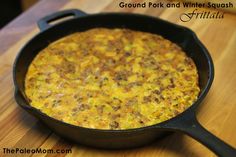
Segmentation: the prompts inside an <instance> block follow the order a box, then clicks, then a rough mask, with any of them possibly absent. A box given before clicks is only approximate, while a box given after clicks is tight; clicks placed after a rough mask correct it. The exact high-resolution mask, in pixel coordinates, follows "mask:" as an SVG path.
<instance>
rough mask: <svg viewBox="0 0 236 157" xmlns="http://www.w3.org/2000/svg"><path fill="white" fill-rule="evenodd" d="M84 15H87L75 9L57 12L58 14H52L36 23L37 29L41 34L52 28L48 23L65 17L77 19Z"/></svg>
mask: <svg viewBox="0 0 236 157" xmlns="http://www.w3.org/2000/svg"><path fill="white" fill-rule="evenodd" d="M85 15H87V14H86V13H85V12H83V11H80V10H77V9H70V10H63V11H59V12H56V13H52V14H51V15H48V16H45V17H43V18H41V19H40V20H39V21H38V27H39V29H40V31H41V32H42V31H45V30H46V29H48V28H50V27H52V26H53V25H52V24H50V22H53V21H57V20H61V19H63V18H65V17H70V16H73V18H77V17H82V16H85Z"/></svg>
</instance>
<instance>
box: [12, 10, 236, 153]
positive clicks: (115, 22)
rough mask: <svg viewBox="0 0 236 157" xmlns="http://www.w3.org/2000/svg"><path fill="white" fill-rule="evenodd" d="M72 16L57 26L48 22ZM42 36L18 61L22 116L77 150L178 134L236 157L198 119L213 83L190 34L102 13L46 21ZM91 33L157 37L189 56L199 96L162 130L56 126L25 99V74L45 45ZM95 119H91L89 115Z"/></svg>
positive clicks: (154, 21) (153, 21)
mask: <svg viewBox="0 0 236 157" xmlns="http://www.w3.org/2000/svg"><path fill="white" fill-rule="evenodd" d="M67 16H73V17H71V19H67V20H65V19H64V21H63V22H60V23H58V24H50V22H52V21H55V20H58V19H61V18H64V17H67ZM38 26H39V29H40V31H41V32H40V33H39V34H38V35H36V36H35V37H34V38H33V39H31V40H30V41H29V42H28V43H27V44H26V45H25V46H24V47H23V48H22V50H21V51H20V53H19V54H18V56H17V57H16V60H15V64H14V69H13V79H14V84H15V99H16V102H17V103H18V104H19V105H20V106H21V107H22V108H23V109H25V110H26V111H28V112H29V113H31V114H33V115H34V116H35V117H37V118H39V119H40V120H41V121H42V122H44V123H45V124H46V125H47V126H48V127H49V128H51V129H52V130H53V131H54V132H56V133H57V134H59V135H61V136H63V137H65V138H68V139H70V140H73V141H76V142H78V143H81V144H85V145H89V146H94V147H99V148H110V149H120V148H130V147H137V146H142V145H145V144H147V143H150V142H151V141H154V140H156V139H157V138H158V137H162V136H164V135H166V134H167V133H168V132H173V131H180V132H183V133H186V134H188V135H189V136H191V137H193V138H194V139H196V140H198V141H199V142H201V143H202V144H204V145H205V146H207V147H208V148H209V149H211V150H212V151H214V152H215V153H216V154H217V155H219V156H236V150H235V149H234V148H233V147H231V146H229V145H228V144H226V143H224V142H223V141H222V140H220V139H218V138H217V137H215V136H214V135H213V134H211V133H210V132H208V131H207V130H205V129H204V128H203V127H202V126H201V125H200V124H199V122H198V121H197V119H196V109H197V107H198V105H199V104H200V103H201V102H202V100H203V99H204V97H205V96H206V94H207V92H208V91H209V89H210V86H211V84H212V81H213V77H214V67H213V62H212V59H211V57H210V55H209V53H208V51H207V49H206V48H205V47H204V46H203V45H202V43H201V42H200V41H199V40H198V38H197V36H196V35H195V33H194V32H193V31H191V30H190V29H188V28H185V27H182V26H178V25H175V24H173V23H169V22H167V21H163V20H161V19H158V18H154V17H150V16H145V15H139V14H128V13H101V14H92V15H88V14H86V13H84V12H82V11H79V10H74V9H72V10H65V11H60V12H57V13H54V14H52V15H49V16H46V17H44V18H42V19H41V20H39V21H38ZM94 27H107V28H129V29H133V30H140V31H144V32H151V33H154V34H160V35H162V36H164V37H165V38H167V39H169V40H171V41H172V42H175V43H177V44H178V45H179V46H181V47H182V48H183V49H184V50H185V52H186V53H187V55H188V56H190V57H191V58H192V59H193V60H194V62H195V64H196V66H197V69H198V72H199V84H200V88H201V92H200V95H199V98H198V100H197V101H196V102H195V103H194V104H193V105H192V106H191V107H190V108H188V109H187V110H186V111H184V112H183V113H181V114H180V115H178V116H176V117H174V118H172V119H170V120H167V121H165V122H162V123H160V124H156V125H152V126H148V127H143V128H137V129H128V130H98V129H89V128H83V127H79V126H73V125H70V124H67V123H64V122H62V121H59V120H56V119H54V118H51V117H49V116H47V115H46V114H44V113H42V112H40V111H39V110H37V109H35V108H33V107H31V106H30V105H29V102H28V100H27V98H26V96H25V94H24V79H25V75H26V72H27V68H28V66H29V64H30V63H31V61H32V59H33V58H34V57H35V56H36V55H37V53H38V52H39V51H40V50H41V49H43V48H45V47H46V46H47V45H48V44H49V43H51V42H53V41H55V40H57V39H59V38H61V37H63V36H65V35H68V34H70V33H73V32H78V31H79V32H80V31H85V30H87V29H90V28H94ZM91 116H93V115H91Z"/></svg>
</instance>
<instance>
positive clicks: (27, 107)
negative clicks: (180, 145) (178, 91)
mask: <svg viewBox="0 0 236 157" xmlns="http://www.w3.org/2000/svg"><path fill="white" fill-rule="evenodd" d="M55 13H56V12H55ZM107 15H109V16H117V15H118V16H133V17H136V18H139V17H142V18H149V19H150V20H152V21H153V20H155V21H161V22H163V23H166V24H168V25H171V27H177V28H179V29H183V30H184V31H186V33H189V34H190V38H193V40H194V41H195V43H196V44H198V45H199V46H200V48H201V50H202V52H201V53H204V56H205V58H206V59H207V61H208V67H209V72H208V73H209V75H208V80H207V83H206V85H205V86H204V88H203V89H202V90H201V93H200V95H199V96H198V99H197V100H196V101H195V102H194V103H193V104H192V105H191V106H190V107H188V108H187V109H186V110H185V111H183V112H181V113H180V114H178V115H177V116H175V117H172V118H170V119H168V120H166V121H163V122H161V123H157V124H153V125H150V126H145V127H140V128H131V129H123V130H122V129H121V130H105V129H96V128H86V127H81V126H76V125H72V124H69V123H66V122H63V121H60V120H58V119H55V118H53V117H50V116H48V115H47V114H45V113H43V112H41V111H40V110H39V109H37V108H34V107H32V106H31V105H30V103H29V102H28V101H27V99H26V98H25V97H24V96H23V95H24V94H22V92H21V90H19V86H18V83H17V78H16V75H17V74H16V68H17V63H18V61H19V58H20V56H21V54H22V53H23V52H24V49H25V48H26V47H27V46H28V45H30V44H31V42H32V41H33V40H35V39H36V38H38V37H39V35H41V34H43V33H47V31H50V30H51V29H55V26H58V25H61V24H65V23H66V22H68V21H74V20H79V19H81V18H88V17H92V16H107ZM166 39H168V38H166ZM168 40H169V39H168ZM213 80H214V64H213V61H212V57H211V55H210V53H209V52H208V50H207V49H206V47H205V46H204V45H203V44H202V42H201V41H200V40H199V38H198V37H197V35H196V33H195V32H194V31H192V30H191V29H189V28H187V27H185V26H181V25H177V24H175V23H172V22H169V21H166V20H163V19H160V18H158V17H154V16H149V15H144V14H137V13H125V12H123V13H122V12H117V13H116V12H106V13H95V14H87V13H85V14H84V15H83V16H81V17H76V18H73V19H68V20H66V21H63V22H60V23H57V24H55V25H53V26H51V27H49V28H47V29H45V30H43V31H39V32H38V33H37V34H36V35H34V36H33V37H32V38H31V39H30V40H28V41H27V42H26V43H25V44H24V46H23V47H22V48H21V49H20V51H19V52H18V54H17V56H16V58H15V61H14V64H13V83H14V87H15V93H14V97H15V100H16V102H17V104H18V105H19V106H21V107H22V108H23V109H25V110H27V111H32V112H34V113H36V114H39V116H43V117H45V118H49V119H51V120H53V121H54V122H56V123H59V124H60V125H65V126H66V127H71V128H74V129H80V130H84V131H90V132H100V133H131V132H138V131H143V130H147V129H154V128H158V129H169V127H168V124H169V123H172V122H173V123H174V122H175V121H176V120H178V119H179V118H180V117H183V116H186V115H188V114H189V113H192V114H195V111H196V108H197V107H198V105H199V104H200V103H201V102H202V101H203V99H204V98H205V97H206V95H207V93H208V92H209V90H210V87H211V85H212V82H213ZM19 97H20V99H22V100H23V103H24V104H22V103H21V102H19ZM31 114H32V113H31ZM34 117H36V118H37V119H38V120H40V121H43V120H42V119H41V118H39V117H38V116H36V115H34ZM49 128H50V127H49ZM50 129H51V128H50Z"/></svg>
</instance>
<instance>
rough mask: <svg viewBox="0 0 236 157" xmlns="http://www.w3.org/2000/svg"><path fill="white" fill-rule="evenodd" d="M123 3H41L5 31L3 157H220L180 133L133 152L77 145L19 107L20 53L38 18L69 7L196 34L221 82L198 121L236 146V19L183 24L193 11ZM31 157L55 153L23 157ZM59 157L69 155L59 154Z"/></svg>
mask: <svg viewBox="0 0 236 157" xmlns="http://www.w3.org/2000/svg"><path fill="white" fill-rule="evenodd" d="M130 1H131V2H132V1H133V2H134V1H135V0H130ZM151 1H153V0H151ZM119 2H120V0H99V1H94V0H86V1H85V0H73V1H67V0H50V1H47V0H41V1H40V2H39V3H37V4H36V5H35V6H33V7H32V8H31V9H29V10H27V11H26V12H25V13H23V14H22V15H20V16H19V17H18V18H16V19H15V20H13V21H12V22H11V23H10V24H8V25H7V26H6V27H5V28H3V29H2V30H1V31H0V100H1V101H0V113H1V114H0V128H1V129H0V149H1V150H0V156H8V155H6V154H5V155H4V154H3V148H11V147H18V148H45V149H48V148H52V149H53V150H56V149H65V148H71V149H72V154H68V155H66V156H79V157H80V156H81V157H82V156H83V157H84V156H92V157H98V156H101V157H103V156H109V157H110V156H118V157H120V156H128V157H131V156H132V157H133V156H137V157H138V156H142V157H145V156H146V157H152V156H165V157H166V156H188V157H190V156H191V157H196V156H214V154H213V153H212V152H210V151H209V150H208V149H207V148H206V147H204V146H203V145H201V144H200V143H198V142H197V141H195V140H193V139H192V138H190V137H188V136H186V135H183V134H181V133H174V134H172V135H170V136H168V137H166V138H163V139H161V140H158V141H156V142H155V143H153V144H150V145H148V146H145V147H142V148H136V149H131V150H116V151H114V150H113V151H109V150H100V149H94V148H90V147H85V146H82V145H78V144H73V143H71V142H68V141H65V140H63V139H62V138H60V137H58V136H57V135H55V134H54V133H53V132H52V131H50V130H49V129H48V128H47V127H45V126H44V125H42V124H41V123H40V122H39V121H38V120H36V119H35V118H34V117H32V116H31V115H29V114H28V113H26V112H25V111H23V110H22V109H21V108H20V107H19V106H18V105H17V104H16V103H15V100H14V98H13V93H14V87H13V82H12V65H13V61H14V59H15V56H16V54H17V53H18V51H19V49H20V48H21V47H22V46H23V45H24V44H25V43H26V41H27V40H29V39H30V38H31V37H32V36H33V35H35V34H36V33H37V32H38V31H39V30H38V28H37V26H36V21H37V20H38V19H40V18H41V17H43V16H45V15H47V14H49V13H52V12H55V11H58V10H63V9H69V8H78V9H81V10H83V11H85V12H88V13H96V12H111V11H112V12H113V11H114V12H121V11H125V12H137V13H142V14H148V15H151V16H155V17H160V18H162V19H165V20H168V21H171V22H174V23H177V24H180V25H184V26H187V27H189V28H191V29H193V30H194V31H195V32H196V33H197V35H198V37H199V38H200V40H201V41H202V42H203V43H204V44H205V45H206V47H207V48H208V50H209V51H210V53H211V55H212V57H213V60H214V64H215V80H214V83H213V86H212V88H211V90H210V92H209V94H208V96H207V98H206V101H205V102H204V103H203V104H202V105H201V107H200V109H199V114H198V119H199V121H200V122H201V123H202V125H203V126H204V127H206V128H207V129H208V130H209V131H211V132H212V133H214V134H215V135H216V136H218V137H220V138H221V139H223V140H224V141H226V142H227V143H229V144H230V145H232V146H234V147H236V138H235V132H236V123H235V120H236V88H235V86H236V68H235V67H236V15H234V14H225V18H224V19H222V20H206V19H204V20H199V19H197V20H192V21H190V22H186V23H183V22H181V21H180V20H179V14H180V13H182V12H185V11H187V10H189V9H184V8H177V9H155V8H152V9H149V8H144V9H142V8H138V9H121V8H119V7H118V3H119ZM156 2H157V1H156ZM31 155H33V156H48V155H49V154H48V155H47V154H24V155H23V156H31ZM56 155H57V156H58V155H59V156H65V154H54V156H56ZM12 156H17V155H16V154H13V155H12ZM49 156H50V155H49ZM52 156H53V155H52Z"/></svg>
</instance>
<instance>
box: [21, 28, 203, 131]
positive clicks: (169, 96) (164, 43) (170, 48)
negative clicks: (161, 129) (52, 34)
mask: <svg viewBox="0 0 236 157" xmlns="http://www.w3.org/2000/svg"><path fill="white" fill-rule="evenodd" d="M199 92H200V88H199V85H198V72H197V68H196V66H195V64H194V62H193V60H192V59H191V58H190V57H188V56H187V55H186V54H185V52H184V51H183V50H182V49H181V48H180V47H179V46H178V45H176V44H175V43H173V42H171V41H169V40H167V39H165V38H163V37H162V36H160V35H157V34H151V33H147V32H141V31H134V30H129V29H123V28H122V29H121V28H120V29H118V28H114V29H108V28H94V29H89V30H87V31H84V32H77V33H73V34H71V35H68V36H65V37H63V38H61V39H59V40H57V41H55V42H52V43H50V44H49V45H48V46H47V47H46V48H44V49H43V50H41V51H40V52H39V53H38V54H37V56H36V57H35V58H34V59H33V61H32V62H31V64H30V66H29V68H28V71H27V74H26V77H25V94H26V96H27V98H28V100H29V102H30V105H31V106H32V107H34V108H37V109H39V110H40V111H41V112H43V113H45V114H46V115H48V116H50V117H53V118H55V119H57V120H60V121H63V122H65V123H69V124H72V125H75V126H81V127H86V128H93V129H106V130H123V129H132V128H140V127H144V126H150V125H154V124H158V123H160V122H163V121H166V120H168V119H170V118H173V117H175V116H176V115H178V114H180V113H181V112H183V111H184V110H186V109H187V108H188V107H190V106H191V105H192V104H193V103H194V102H195V101H196V100H197V98H198V95H199Z"/></svg>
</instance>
